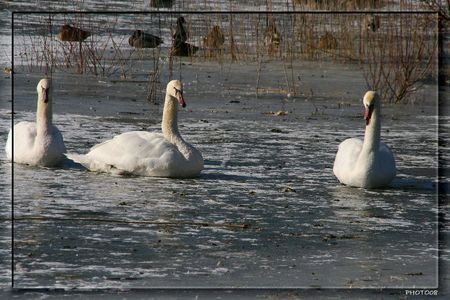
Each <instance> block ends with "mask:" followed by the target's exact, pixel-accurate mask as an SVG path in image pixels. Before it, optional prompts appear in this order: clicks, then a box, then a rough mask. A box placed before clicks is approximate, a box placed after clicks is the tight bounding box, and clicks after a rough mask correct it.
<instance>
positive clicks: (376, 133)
mask: <svg viewBox="0 0 450 300" xmlns="http://www.w3.org/2000/svg"><path fill="white" fill-rule="evenodd" d="M380 130H381V112H380V105H379V104H378V105H376V106H375V108H374V110H373V113H372V117H371V119H370V122H369V125H367V126H366V132H365V135H364V144H363V149H362V151H361V152H373V151H377V150H378V149H379V147H380Z"/></svg>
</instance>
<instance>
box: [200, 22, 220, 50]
mask: <svg viewBox="0 0 450 300" xmlns="http://www.w3.org/2000/svg"><path fill="white" fill-rule="evenodd" d="M224 43H225V35H224V34H223V32H222V29H220V27H219V26H217V25H216V26H214V27H213V28H212V29H211V31H210V32H209V33H208V34H207V35H206V36H205V37H204V38H203V45H204V46H205V48H206V50H207V55H208V56H209V57H213V56H215V54H216V53H220V52H221V48H222V46H223V44H224Z"/></svg>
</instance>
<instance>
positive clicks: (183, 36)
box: [172, 17, 189, 46]
mask: <svg viewBox="0 0 450 300" xmlns="http://www.w3.org/2000/svg"><path fill="white" fill-rule="evenodd" d="M183 24H186V20H185V19H184V17H178V19H177V26H176V28H175V32H174V34H173V35H172V37H173V45H174V46H177V45H178V44H181V43H185V42H186V41H187V39H188V37H189V34H188V32H187V30H186V29H185V28H184V25H183Z"/></svg>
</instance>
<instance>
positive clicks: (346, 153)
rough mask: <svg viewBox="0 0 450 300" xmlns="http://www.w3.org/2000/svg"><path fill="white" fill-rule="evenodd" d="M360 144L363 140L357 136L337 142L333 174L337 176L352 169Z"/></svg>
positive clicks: (361, 144) (359, 151)
mask: <svg viewBox="0 0 450 300" xmlns="http://www.w3.org/2000/svg"><path fill="white" fill-rule="evenodd" d="M362 146H363V141H362V140H360V139H358V138H351V139H346V140H345V141H343V142H342V143H340V144H339V148H338V152H337V154H336V159H335V160H334V166H333V171H334V174H335V175H336V176H337V177H338V178H339V177H340V176H343V175H344V174H348V172H351V171H352V170H353V169H354V167H355V165H356V161H357V160H358V156H359V154H360V153H361V149H362Z"/></svg>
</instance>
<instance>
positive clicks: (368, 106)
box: [363, 91, 380, 126]
mask: <svg viewBox="0 0 450 300" xmlns="http://www.w3.org/2000/svg"><path fill="white" fill-rule="evenodd" d="M379 101H380V96H379V95H378V93H377V92H375V91H368V92H367V93H366V94H365V95H364V98H363V103H364V119H365V120H366V126H367V125H369V124H370V119H371V118H372V113H373V110H374V109H375V107H376V106H378V105H379Z"/></svg>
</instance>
